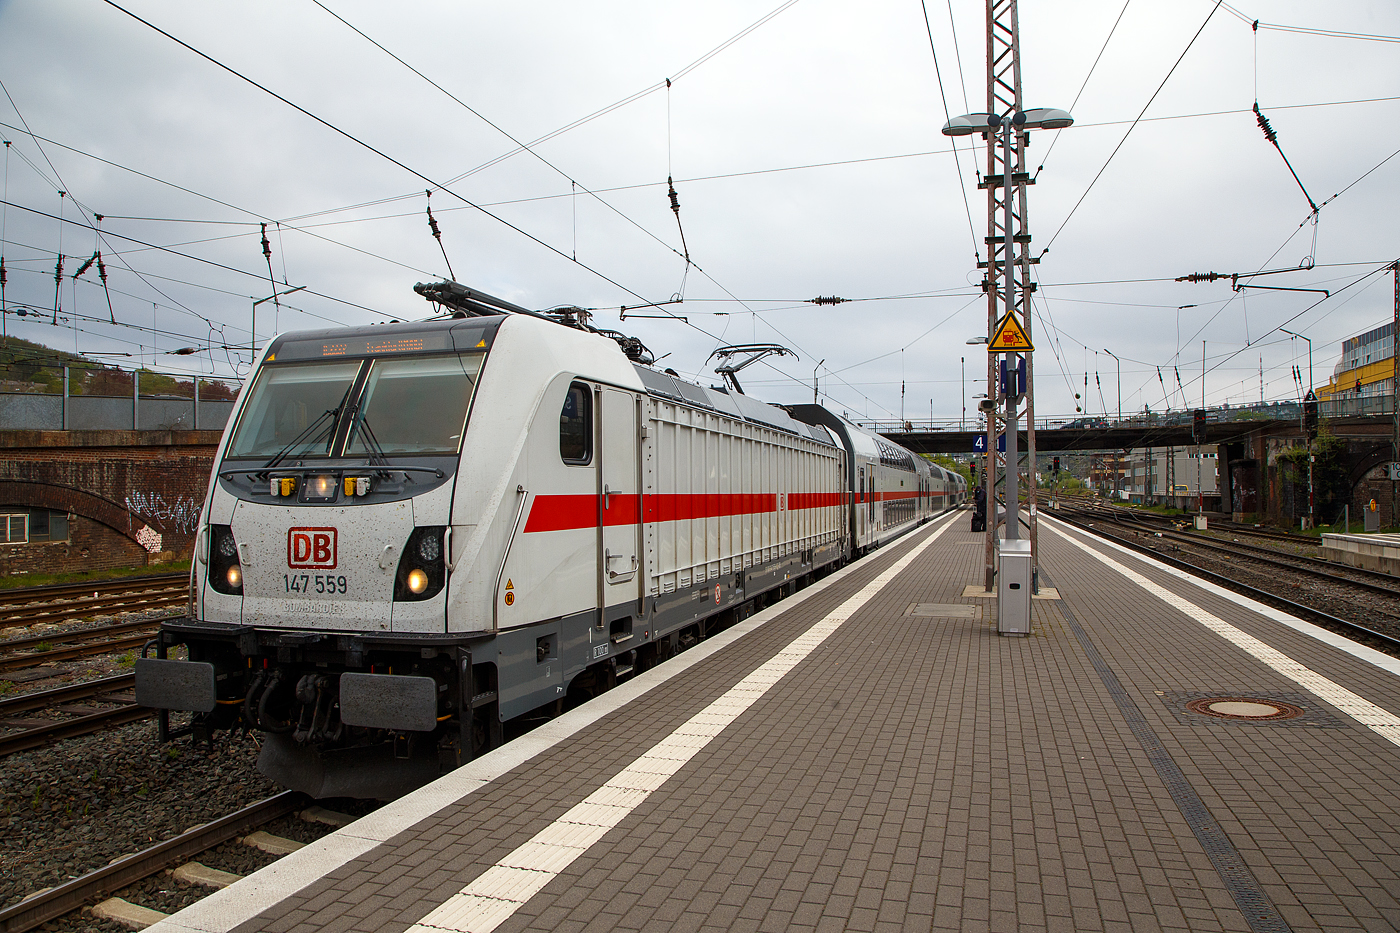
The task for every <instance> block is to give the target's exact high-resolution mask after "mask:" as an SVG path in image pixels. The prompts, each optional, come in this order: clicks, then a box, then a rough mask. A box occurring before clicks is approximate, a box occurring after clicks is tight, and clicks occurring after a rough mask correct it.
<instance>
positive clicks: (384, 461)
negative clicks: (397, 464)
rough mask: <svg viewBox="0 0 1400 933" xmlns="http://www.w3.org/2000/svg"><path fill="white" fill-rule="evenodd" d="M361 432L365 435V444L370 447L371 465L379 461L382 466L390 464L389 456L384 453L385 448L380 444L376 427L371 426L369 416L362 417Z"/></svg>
mask: <svg viewBox="0 0 1400 933" xmlns="http://www.w3.org/2000/svg"><path fill="white" fill-rule="evenodd" d="M360 433H361V434H362V435H363V436H364V439H365V446H367V447H369V465H370V466H375V462H376V461H378V463H379V465H381V466H388V465H389V458H388V457H387V456H385V455H384V448H383V447H382V446H380V444H379V438H377V437H375V436H374V428H371V427H370V426H369V419H368V418H361V419H360Z"/></svg>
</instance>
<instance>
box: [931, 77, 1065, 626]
mask: <svg viewBox="0 0 1400 933" xmlns="http://www.w3.org/2000/svg"><path fill="white" fill-rule="evenodd" d="M1018 96H1019V93H1018ZM1073 123H1074V118H1073V117H1071V116H1070V115H1069V114H1068V113H1067V112H1065V111H1063V110H1055V109H1050V108H1036V109H1033V110H1026V111H1016V112H1013V113H1008V114H1006V115H1005V116H1001V115H999V114H995V113H969V114H965V115H963V116H961V117H953V118H952V119H951V120H949V121H948V122H947V124H945V125H944V127H943V135H944V136H970V135H972V134H973V133H980V134H981V135H982V137H983V138H984V139H987V140H989V141H990V140H991V139H992V138H993V137H994V136H997V135H999V136H1000V137H1001V146H1002V166H1003V168H1004V172H1005V176H1004V178H1003V179H1002V183H1001V184H1002V189H1001V196H1002V198H1001V199H1002V209H1003V214H1002V231H1003V233H1004V234H1005V245H1004V247H1003V251H1002V271H1003V282H1004V286H1003V287H1004V288H1005V296H1004V298H1003V303H1004V311H1005V315H1004V316H1005V317H1010V316H1012V315H1013V314H1014V309H1015V307H1016V294H1015V275H1014V273H1013V271H1012V265H1013V257H1014V255H1015V253H1014V247H1015V235H1014V232H1013V230H1012V225H1011V199H1012V175H1013V171H1012V168H1013V159H1012V154H1011V152H1012V150H1011V135H1012V131H1013V129H1014V130H1015V131H1016V132H1017V133H1023V132H1025V131H1026V130H1036V129H1045V130H1058V129H1064V128H1065V127H1067V126H1070V125H1071V124H1073ZM1028 248H1029V247H1028ZM992 271H993V270H992V267H991V265H990V263H989V264H988V274H989V275H990V274H991V272H992ZM988 284H989V285H991V286H992V287H993V288H995V283H994V282H990V283H988ZM991 323H992V324H993V325H995V324H997V322H995V321H992V322H991ZM1014 323H1016V324H1017V326H1018V327H1019V328H1020V330H1021V332H1022V333H1025V334H1026V335H1027V336H1029V334H1028V332H1027V331H1026V327H1025V324H1024V322H1020V321H1015V322H1014ZM995 337H996V335H995V334H992V333H989V334H988V345H987V352H989V353H998V352H1005V351H1002V350H998V349H997V347H996V346H995V345H994V344H993V343H992V341H993V340H994V339H995ZM1005 362H1006V364H1007V366H1006V371H1007V374H1008V381H1007V385H1006V386H1005V397H1006V421H1007V426H1006V539H1007V540H1008V541H1014V540H1017V539H1018V538H1020V533H1021V529H1020V524H1021V515H1020V502H1019V497H1020V488H1019V486H1020V484H1019V476H1018V473H1019V464H1018V462H1017V461H1018V459H1019V457H1018V451H1017V449H1016V447H1017V444H1016V440H1017V438H1016V432H1017V427H1018V424H1017V422H1018V420H1019V417H1018V415H1019V412H1018V404H1019V400H1020V397H1021V393H1022V391H1024V392H1025V393H1026V395H1027V396H1028V397H1030V398H1032V399H1033V398H1034V397H1035V396H1034V392H1033V391H1032V387H1031V385H1030V382H1031V380H1030V379H1029V378H1027V380H1026V382H1027V384H1026V385H1025V386H1024V387H1023V386H1021V385H1020V384H1019V382H1020V380H1019V378H1018V375H1017V374H1018V372H1019V371H1020V366H1019V363H1020V360H1019V359H1018V358H1017V354H1016V353H1014V352H1008V353H1006V360H1005ZM1027 375H1028V377H1029V367H1028V371H1027ZM989 377H990V373H989ZM990 381H992V380H991V379H990V378H989V382H990ZM994 392H995V385H991V386H989V388H988V394H989V395H990V394H993V393H994ZM993 420H994V419H991V418H989V419H988V423H989V425H991V423H992V422H993ZM1027 430H1028V431H1029V432H1031V434H1032V436H1033V434H1034V431H1035V425H1034V424H1029V425H1027ZM988 438H989V442H988V445H987V446H988V448H991V440H992V439H994V438H995V431H994V430H989V431H988ZM988 456H989V458H990V457H992V456H995V455H994V454H993V453H992V450H991V449H989V450H988ZM989 462H990V461H989ZM994 472H995V471H993V470H987V471H986V480H985V481H986V483H987V502H988V508H992V503H994V502H995V499H994V495H993V494H994V493H995V486H994V485H993V482H992V474H993V473H994ZM1031 473H1032V475H1034V473H1035V464H1033V463H1032V464H1031ZM991 514H992V515H993V516H994V515H995V514H996V513H995V510H993V511H992V512H991ZM994 527H995V522H989V523H988V525H987V529H988V533H989V534H991V533H992V529H993V528H994ZM989 585H990V583H989ZM998 627H999V628H1000V627H1001V626H1000V624H999V626H998ZM1026 631H1029V625H1027V628H1026Z"/></svg>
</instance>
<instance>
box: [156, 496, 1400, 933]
mask: <svg viewBox="0 0 1400 933" xmlns="http://www.w3.org/2000/svg"><path fill="white" fill-rule="evenodd" d="M968 526H969V516H968V513H966V512H959V513H955V514H954V515H952V516H949V517H945V518H942V519H939V520H936V521H934V522H932V523H931V524H929V525H927V526H925V527H924V528H922V529H919V530H918V531H916V532H913V533H911V534H909V535H906V536H905V537H904V538H903V539H901V540H900V541H898V542H896V543H895V544H892V545H890V546H888V547H886V548H884V549H882V550H881V551H879V552H877V553H876V554H874V555H872V556H870V557H868V558H867V559H865V560H862V561H859V562H857V563H855V564H853V565H851V566H849V567H847V568H845V569H844V570H843V571H841V572H840V573H838V574H834V575H832V576H831V577H828V578H827V579H826V580H823V581H822V582H821V583H819V584H817V585H815V586H812V587H809V588H808V589H806V590H803V591H802V592H801V593H799V594H797V595H796V596H794V597H791V598H789V599H788V600H785V601H783V602H782V603H780V604H778V605H776V606H774V607H771V608H769V609H767V610H765V611H764V612H762V613H760V614H758V615H756V616H754V617H753V618H752V619H750V620H747V621H746V622H744V623H742V624H741V625H739V626H736V627H735V628H734V629H731V630H729V631H727V632H725V633H723V634H722V635H720V636H717V637H716V638H714V639H711V640H708V641H706V642H703V643H702V644H701V645H699V646H697V647H696V648H694V649H692V650H690V651H688V652H685V653H683V654H682V655H680V656H678V657H677V658H675V659H674V660H672V661H670V662H667V663H666V664H663V665H661V666H659V667H657V668H655V669H653V670H651V671H648V672H646V673H645V674H643V675H641V676H640V677H638V678H636V679H635V680H632V681H630V682H628V683H626V684H624V685H622V686H620V687H618V688H617V689H615V690H613V691H611V692H609V693H607V694H605V695H603V696H602V697H600V698H599V699H598V700H595V701H593V702H592V703H589V704H586V705H585V706H584V707H581V708H579V709H577V710H574V711H572V712H570V713H567V714H565V715H564V716H562V717H560V718H559V719H557V720H554V721H553V722H551V723H548V724H546V725H545V726H542V727H541V728H540V729H538V730H536V731H534V732H532V733H530V734H528V735H526V736H524V737H523V738H521V739H518V740H516V741H515V742H512V743H510V744H509V745H507V746H506V747H504V748H502V749H499V750H497V751H494V752H492V753H491V754H489V755H487V756H484V757H483V758H481V759H479V760H478V761H475V762H472V763H471V764H469V765H467V766H465V767H463V768H461V769H459V770H458V771H456V772H453V773H452V774H450V775H447V776H445V777H443V778H442V779H440V780H439V781H437V782H435V783H433V784H431V785H428V786H427V787H425V788H423V789H421V790H419V791H417V792H416V793H414V794H411V795H409V796H407V797H405V798H402V799H400V800H398V801H395V802H394V803H392V804H389V805H386V806H385V807H383V808H381V809H380V810H378V811H376V812H375V813H373V814H371V815H369V816H367V817H364V818H362V819H360V820H359V821H357V822H355V823H353V824H351V825H350V826H347V827H345V828H343V829H341V830H339V831H337V832H336V833H334V834H332V835H331V836H328V837H326V838H325V839H322V840H321V841H320V842H318V843H316V844H314V845H312V846H309V847H307V848H306V849H303V850H301V851H300V852H297V853H295V854H293V855H291V856H288V857H287V858H285V859H283V860H281V861H279V862H277V863H276V864H274V865H272V866H269V867H268V868H266V869H263V870H262V871H260V872H258V873H256V874H254V875H251V876H249V877H248V878H246V879H244V880H242V881H240V882H238V883H237V884H235V885H233V886H231V887H229V888H226V889H224V890H223V891H221V892H219V893H216V894H214V895H212V896H211V897H209V898H207V899H205V900H204V901H201V902H200V903H199V904H196V905H195V906H193V907H191V908H187V909H186V910H184V911H182V912H180V913H178V914H175V915H174V916H172V917H170V918H168V919H166V920H163V921H161V922H160V923H158V924H156V925H155V926H153V927H151V928H150V929H151V930H153V931H155V933H196V931H197V933H215V931H218V933H225V931H238V933H253V931H267V933H277V931H290V930H297V931H318V933H319V931H326V933H335V931H366V933H367V931H387V933H401V931H412V933H441V931H457V933H463V931H472V933H489V931H492V930H499V931H502V933H515V931H523V930H549V931H589V933H591V931H595V930H597V931H604V930H666V931H699V930H715V931H719V930H725V931H777V930H813V931H825V930H860V931H886V930H888V931H895V930H987V931H1001V930H1046V931H1060V930H1063V931H1069V930H1075V931H1080V930H1123V931H1128V930H1133V931H1148V930H1173V931H1175V930H1211V931H1214V930H1228V931H1285V930H1299V931H1301V930H1328V931H1335V930H1351V929H1358V930H1382V929H1384V930H1391V929H1396V928H1400V717H1397V716H1396V715H1395V713H1394V712H1392V711H1395V710H1400V661H1397V660H1396V659H1394V658H1390V657H1387V656H1385V655H1381V654H1378V653H1376V652H1373V651H1370V650H1369V649H1366V648H1362V647H1359V646H1356V645H1354V644H1353V643H1351V642H1349V641H1347V640H1345V639H1343V638H1341V637H1340V636H1336V635H1331V634H1329V633H1327V632H1324V631H1322V630H1320V629H1317V628H1315V627H1313V626H1311V625H1309V624H1307V623H1304V622H1301V621H1299V620H1297V619H1294V618H1292V617H1290V616H1287V615H1285V614H1284V613H1281V612H1278V611H1276V610H1272V609H1268V608H1266V607H1263V606H1261V605H1259V604H1256V603H1253V602H1251V601H1249V600H1247V599H1244V598H1243V597H1239V596H1236V595H1234V594H1231V593H1228V592H1226V591H1224V590H1222V589H1220V588H1218V587H1215V586H1213V585H1211V584H1207V583H1204V582H1200V581H1195V580H1194V579H1192V578H1189V577H1187V576H1186V575H1184V574H1182V573H1181V572H1179V571H1175V570H1172V569H1169V568H1166V567H1164V566H1162V565H1160V564H1157V563H1155V562H1152V561H1151V560H1149V559H1146V558H1143V557H1140V556H1137V555H1135V554H1132V553H1130V552H1127V551H1125V550H1122V549H1120V548H1118V547H1116V546H1115V545H1112V544H1109V543H1106V542H1104V541H1102V540H1099V539H1095V538H1091V537H1089V536H1086V535H1084V534H1082V533H1080V532H1078V531H1075V530H1072V529H1070V528H1069V527H1068V526H1066V525H1064V524H1062V523H1059V522H1057V521H1054V520H1053V519H1049V518H1047V519H1045V520H1043V521H1042V522H1041V526H1040V528H1041V530H1040V554H1041V559H1040V566H1041V571H1042V577H1041V585H1042V587H1043V593H1044V595H1045V596H1046V597H1057V598H1038V599H1036V600H1034V601H1033V616H1034V631H1033V633H1032V635H1031V636H1029V637H1020V638H1017V637H1001V636H998V635H997V634H996V627H995V600H994V599H989V598H987V597H984V596H981V595H980V589H979V588H978V587H976V586H973V587H971V588H969V584H975V583H977V582H979V581H980V578H981V574H982V545H981V542H982V536H981V535H973V534H971V533H969V532H968V530H967V529H968ZM1051 587H1053V590H1052V589H1051Z"/></svg>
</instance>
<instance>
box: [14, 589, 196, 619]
mask: <svg viewBox="0 0 1400 933" xmlns="http://www.w3.org/2000/svg"><path fill="white" fill-rule="evenodd" d="M86 592H87V593H89V594H92V595H88V596H84V597H73V598H72V599H71V601H62V602H60V601H55V600H53V599H51V598H49V597H47V596H35V597H34V598H32V599H30V600H27V601H13V602H11V603H9V604H8V605H5V606H0V628H6V627H10V626H17V625H34V624H35V623H37V622H49V623H60V622H72V621H76V620H78V619H90V618H92V617H93V616H108V615H116V614H117V613H121V612H143V611H146V610H150V609H167V608H170V607H172V606H179V605H183V604H184V603H185V602H186V601H187V600H188V599H189V583H188V582H186V581H184V580H183V579H182V580H181V581H180V582H178V583H164V584H159V585H155V586H153V585H151V584H147V585H146V586H145V587H144V588H143V589H141V590H139V591H133V590H125V591H122V592H120V593H114V594H106V593H103V592H102V591H101V590H93V589H91V588H88V589H87V590H86Z"/></svg>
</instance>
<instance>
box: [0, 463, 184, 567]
mask: <svg viewBox="0 0 1400 933" xmlns="http://www.w3.org/2000/svg"><path fill="white" fill-rule="evenodd" d="M0 502H5V503H9V504H12V505H17V506H27V507H31V508H39V509H52V510H53V511H55V512H71V513H72V514H74V515H80V516H82V517H83V518H87V519H91V520H92V521H95V522H99V523H100V524H103V525H106V526H107V527H108V528H110V529H112V530H113V531H115V532H117V533H118V534H120V535H122V536H123V537H125V538H128V539H130V540H131V541H132V542H134V543H136V544H139V545H141V546H142V547H145V546H146V545H145V543H144V542H143V541H142V540H141V538H140V537H138V535H139V534H140V532H141V529H143V528H145V527H148V526H149V527H151V528H154V529H155V530H156V531H157V532H161V533H164V531H165V529H163V528H162V527H161V523H160V522H157V521H153V520H151V519H149V518H147V517H146V516H144V515H140V514H138V513H136V512H132V511H130V510H129V509H127V508H126V506H125V505H121V504H119V503H116V502H112V501H111V500H110V499H104V498H102V497H101V496H96V495H93V494H92V493H90V492H85V491H84V490H81V489H74V488H72V487H71V486H55V485H52V484H49V483H26V482H19V481H15V480H0ZM148 550H149V549H148Z"/></svg>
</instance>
